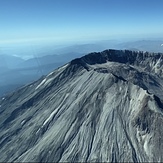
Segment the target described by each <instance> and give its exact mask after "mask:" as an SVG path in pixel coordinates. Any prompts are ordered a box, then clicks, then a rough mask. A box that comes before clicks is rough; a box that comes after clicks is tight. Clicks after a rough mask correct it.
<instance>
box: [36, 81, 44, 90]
mask: <svg viewBox="0 0 163 163" xmlns="http://www.w3.org/2000/svg"><path fill="white" fill-rule="evenodd" d="M45 82H46V78H45V79H44V80H43V81H42V82H41V83H40V84H39V85H38V86H37V87H36V88H35V90H36V89H38V88H39V87H41V86H42V85H43V84H44V83H45Z"/></svg>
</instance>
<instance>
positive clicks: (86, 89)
mask: <svg viewBox="0 0 163 163" xmlns="http://www.w3.org/2000/svg"><path fill="white" fill-rule="evenodd" d="M162 63H163V54H160V53H157V54H156V53H148V52H136V51H128V50H105V51H103V52H99V53H90V54H88V55H86V56H83V57H81V58H77V59H74V60H72V61H71V62H69V63H68V64H66V65H64V66H62V67H60V68H58V69H56V70H55V71H53V72H52V73H50V74H48V75H47V76H45V77H43V78H41V79H40V80H38V81H36V82H34V83H31V84H29V85H27V86H25V87H23V88H21V89H19V90H18V91H17V92H14V93H12V94H9V95H8V96H6V97H3V98H2V99H1V100H0V113H1V114H0V119H1V121H0V131H1V132H0V147H1V148H0V162H7V161H9V162H14V161H15V162H66V161H68V162H163V155H162V153H163V143H162V142H163V125H162V124H163V94H162V92H163V72H162V69H163V64H162Z"/></svg>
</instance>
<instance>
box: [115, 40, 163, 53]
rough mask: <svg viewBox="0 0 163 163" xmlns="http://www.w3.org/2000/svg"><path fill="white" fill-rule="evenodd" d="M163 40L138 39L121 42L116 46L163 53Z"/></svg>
mask: <svg viewBox="0 0 163 163" xmlns="http://www.w3.org/2000/svg"><path fill="white" fill-rule="evenodd" d="M162 43H163V41H162V40H138V41H130V42H124V43H119V44H117V45H116V46H115V47H116V48H118V49H128V50H140V51H149V52H155V53H158V52H161V53H163V47H162V46H161V44H162Z"/></svg>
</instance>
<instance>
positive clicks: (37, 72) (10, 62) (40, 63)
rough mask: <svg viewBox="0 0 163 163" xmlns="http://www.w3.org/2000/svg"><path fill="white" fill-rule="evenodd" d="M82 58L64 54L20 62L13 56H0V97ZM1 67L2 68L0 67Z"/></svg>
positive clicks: (76, 54)
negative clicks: (75, 59) (0, 62)
mask: <svg viewBox="0 0 163 163" xmlns="http://www.w3.org/2000/svg"><path fill="white" fill-rule="evenodd" d="M79 56H82V54H80V53H71V54H69V53H65V54H61V55H46V56H42V57H36V58H31V59H28V60H22V59H20V58H18V57H14V56H7V55H6V56H5V55H4V56H3V57H2V55H1V56H0V59H2V60H1V61H2V64H1V67H0V75H1V79H0V96H2V95H4V94H7V93H9V92H11V91H14V90H15V89H18V88H19V87H20V86H22V85H25V84H27V83H29V82H32V81H34V80H37V79H39V78H40V77H41V76H43V75H45V74H48V73H50V72H51V71H53V70H54V69H56V68H57V67H59V66H61V65H64V64H65V63H67V62H68V61H70V60H72V59H74V58H76V57H79ZM2 66H3V67H2Z"/></svg>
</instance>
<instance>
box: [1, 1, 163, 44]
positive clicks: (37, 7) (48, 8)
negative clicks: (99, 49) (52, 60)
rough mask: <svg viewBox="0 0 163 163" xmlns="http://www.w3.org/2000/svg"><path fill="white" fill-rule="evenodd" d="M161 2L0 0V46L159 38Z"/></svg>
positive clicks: (161, 13) (160, 35)
mask: <svg viewBox="0 0 163 163" xmlns="http://www.w3.org/2000/svg"><path fill="white" fill-rule="evenodd" d="M162 8H163V0H0V42H5V41H17V40H41V39H54V40H56V41H65V40H82V39H83V40H84V39H110V38H111V39H113V38H118V37H129V36H132V37H144V38H145V37H162V36H163V21H162V15H163V9H162Z"/></svg>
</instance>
